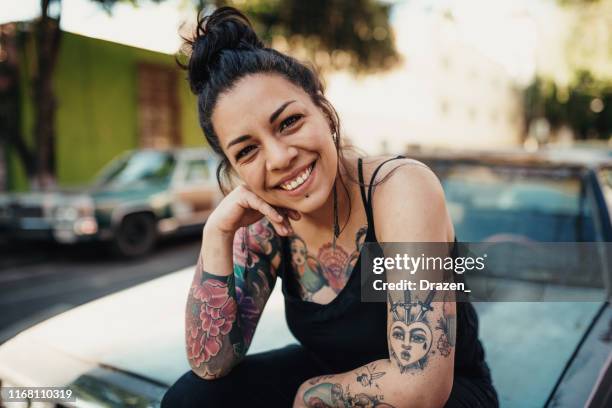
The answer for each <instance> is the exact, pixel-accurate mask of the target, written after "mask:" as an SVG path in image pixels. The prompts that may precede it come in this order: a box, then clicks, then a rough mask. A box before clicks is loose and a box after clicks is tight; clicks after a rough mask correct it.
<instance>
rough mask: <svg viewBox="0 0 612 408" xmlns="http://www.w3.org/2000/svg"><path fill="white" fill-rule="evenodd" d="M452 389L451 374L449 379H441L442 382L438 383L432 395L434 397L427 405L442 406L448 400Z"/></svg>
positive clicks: (437, 407)
mask: <svg viewBox="0 0 612 408" xmlns="http://www.w3.org/2000/svg"><path fill="white" fill-rule="evenodd" d="M452 389H453V377H452V376H451V377H450V378H449V379H445V381H443V383H441V384H440V386H439V387H438V389H437V392H436V393H435V394H436V395H434V396H433V397H434V398H433V401H431V404H430V405H429V407H431V408H442V407H444V406H445V405H446V403H447V402H448V399H449V398H450V395H451V391H452Z"/></svg>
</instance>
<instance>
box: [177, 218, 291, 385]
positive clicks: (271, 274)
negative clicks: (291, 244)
mask: <svg viewBox="0 0 612 408" xmlns="http://www.w3.org/2000/svg"><path fill="white" fill-rule="evenodd" d="M245 234H246V228H241V229H240V230H239V231H238V232H237V233H236V236H235V239H234V246H233V258H234V259H233V264H234V273H233V274H232V275H229V276H225V277H224V276H217V275H213V274H209V273H207V272H205V271H203V270H202V266H201V262H200V261H199V262H198V265H197V271H196V273H197V274H198V276H201V279H200V281H199V285H193V286H192V287H191V290H190V294H189V298H188V301H187V319H186V324H187V355H188V358H189V360H190V362H191V363H192V366H193V367H197V368H199V369H201V371H202V372H203V374H204V375H207V376H210V377H213V378H215V377H218V376H219V375H220V374H221V373H222V372H223V371H226V370H228V369H229V368H231V367H233V366H234V365H235V364H237V363H238V362H239V361H240V360H241V359H242V357H243V356H244V355H245V354H246V351H247V349H248V347H249V345H250V344H251V341H252V339H253V335H254V333H255V328H256V326H257V322H258V321H259V317H260V316H261V313H262V311H263V308H264V306H265V303H266V301H267V300H268V297H269V296H270V293H271V292H272V289H273V288H274V283H275V279H276V268H277V267H278V265H279V263H280V240H279V239H278V237H277V236H276V235H275V234H274V233H273V230H272V227H271V226H270V225H269V222H267V221H266V220H262V221H261V222H258V223H255V224H253V225H251V226H249V227H248V234H246V235H245ZM247 235H248V243H247V245H248V251H249V252H250V253H249V254H248V255H249V256H247V248H246V247H244V246H242V245H241V244H242V242H244V239H245V238H247ZM247 259H248V264H247Z"/></svg>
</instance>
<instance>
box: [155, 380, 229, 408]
mask: <svg viewBox="0 0 612 408" xmlns="http://www.w3.org/2000/svg"><path fill="white" fill-rule="evenodd" d="M231 395H232V392H231V384H230V383H229V382H228V381H227V380H225V377H224V378H221V379H218V380H203V379H202V378H200V377H198V376H197V375H196V374H195V373H194V372H193V371H188V372H186V373H185V374H183V376H182V377H181V378H179V379H178V380H177V381H176V382H175V383H174V384H173V385H172V387H170V388H169V389H168V391H166V393H165V394H164V397H163V399H162V402H161V408H188V407H208V406H211V407H221V406H226V404H225V403H226V402H227V400H228V398H230V397H231Z"/></svg>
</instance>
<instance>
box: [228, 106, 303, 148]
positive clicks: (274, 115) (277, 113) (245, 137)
mask: <svg viewBox="0 0 612 408" xmlns="http://www.w3.org/2000/svg"><path fill="white" fill-rule="evenodd" d="M293 102H295V100H292V101H287V102H285V103H283V104H282V105H281V106H280V107H279V108H278V109H277V110H275V111H274V112H272V115H270V119H268V122H270V123H272V122H274V121H275V120H276V118H278V117H279V116H280V114H281V113H283V111H284V110H285V108H286V107H287V106H289V105H290V104H292V103H293ZM250 138H251V136H249V135H242V136H238V137H237V138H235V139H234V140H232V141H231V142H229V143H228V144H227V146H225V148H226V149H229V148H230V147H231V146H233V145H235V144H238V143H242V142H244V141H245V140H249V139H250Z"/></svg>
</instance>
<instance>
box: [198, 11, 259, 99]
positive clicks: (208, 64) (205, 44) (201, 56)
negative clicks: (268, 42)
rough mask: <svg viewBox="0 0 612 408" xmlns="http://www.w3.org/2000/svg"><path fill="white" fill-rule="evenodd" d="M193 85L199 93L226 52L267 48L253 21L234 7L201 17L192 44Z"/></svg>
mask: <svg viewBox="0 0 612 408" xmlns="http://www.w3.org/2000/svg"><path fill="white" fill-rule="evenodd" d="M188 44H190V45H191V56H190V57H189V64H188V66H187V68H188V74H189V84H190V86H191V89H192V91H193V92H195V93H199V92H200V90H201V89H202V87H203V86H204V84H205V83H206V81H207V80H208V79H209V77H210V71H211V68H212V65H214V64H215V62H216V61H217V60H218V57H219V55H220V54H221V52H222V51H223V50H241V49H244V50H248V49H255V48H264V44H263V43H262V42H261V40H260V39H259V38H258V37H257V34H256V33H255V31H254V30H253V27H252V25H251V22H250V21H249V19H248V18H247V17H246V16H245V15H244V14H243V13H242V12H240V11H239V10H237V9H235V8H233V7H228V6H225V7H220V8H218V9H216V10H215V11H214V12H213V13H212V14H210V15H208V16H202V15H200V16H199V17H198V24H197V28H196V32H195V36H194V38H193V39H192V40H191V41H188Z"/></svg>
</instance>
